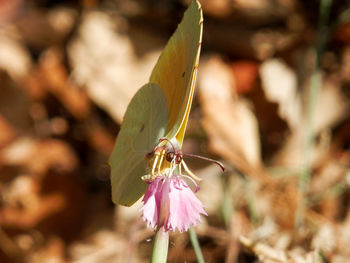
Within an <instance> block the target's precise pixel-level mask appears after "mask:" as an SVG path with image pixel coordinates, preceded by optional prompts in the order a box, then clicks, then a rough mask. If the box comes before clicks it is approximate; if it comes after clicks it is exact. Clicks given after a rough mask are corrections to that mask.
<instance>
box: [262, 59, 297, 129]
mask: <svg viewBox="0 0 350 263" xmlns="http://www.w3.org/2000/svg"><path fill="white" fill-rule="evenodd" d="M260 77H261V81H262V88H263V90H264V92H265V96H266V98H267V100H269V101H271V102H275V103H278V105H279V108H278V113H279V115H280V117H281V118H282V119H284V120H286V121H287V122H288V124H289V127H290V128H291V129H292V130H295V129H298V128H299V127H300V122H301V117H302V115H301V114H302V112H301V110H302V109H301V98H300V96H299V94H298V91H297V77H296V74H295V73H294V72H293V71H292V69H290V68H289V67H288V66H287V65H286V64H285V63H284V62H283V61H282V60H279V59H269V60H266V61H265V62H264V63H263V64H262V65H261V67H260Z"/></svg>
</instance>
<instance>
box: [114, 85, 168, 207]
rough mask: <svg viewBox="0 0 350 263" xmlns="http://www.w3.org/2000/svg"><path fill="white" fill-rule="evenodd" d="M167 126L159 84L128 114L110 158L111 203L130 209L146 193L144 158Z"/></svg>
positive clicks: (137, 98)
mask: <svg viewBox="0 0 350 263" xmlns="http://www.w3.org/2000/svg"><path fill="white" fill-rule="evenodd" d="M167 126H168V106H167V104H166V98H165V95H164V93H163V91H162V89H161V88H160V87H159V86H158V85H157V84H150V83H149V84H146V85H145V86H143V87H142V88H141V89H140V90H139V91H138V92H137V93H136V94H135V96H134V97H133V98H132V100H131V101H130V103H129V106H128V108H127V110H126V113H125V116H124V121H123V124H122V126H121V129H120V131H119V134H118V137H117V140H116V143H115V145H114V149H113V152H112V154H111V157H110V165H111V183H112V200H113V202H114V203H116V204H121V205H126V206H131V205H132V204H133V203H135V202H136V201H137V200H138V199H139V198H140V197H141V196H142V195H143V194H144V192H145V190H146V187H147V184H146V183H145V182H144V181H142V179H141V177H142V176H143V175H145V174H146V162H145V154H146V153H148V152H151V151H152V150H153V148H154V146H155V145H156V144H157V143H158V141H159V139H160V138H162V137H164V136H165V134H166V130H167Z"/></svg>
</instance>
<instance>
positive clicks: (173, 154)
mask: <svg viewBox="0 0 350 263" xmlns="http://www.w3.org/2000/svg"><path fill="white" fill-rule="evenodd" d="M165 158H166V160H167V161H168V162H171V161H172V160H174V158H175V153H174V152H168V153H167V154H166V156H165Z"/></svg>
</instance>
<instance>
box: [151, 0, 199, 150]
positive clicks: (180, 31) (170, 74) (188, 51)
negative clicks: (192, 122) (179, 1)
mask: <svg viewBox="0 0 350 263" xmlns="http://www.w3.org/2000/svg"><path fill="white" fill-rule="evenodd" d="M202 24H203V16H202V9H201V6H200V4H199V2H198V1H192V3H191V5H190V6H189V8H188V9H187V10H186V12H185V14H184V17H183V19H182V21H181V23H180V24H179V26H178V27H177V29H176V31H175V33H174V34H173V35H172V37H171V38H170V39H169V41H168V43H167V45H166V47H165V49H164V51H163V53H162V54H161V55H160V57H159V59H158V62H157V64H156V66H155V67H154V69H153V71H152V74H151V77H150V82H151V83H157V84H158V85H159V86H160V87H161V88H162V89H163V91H164V94H165V97H166V100H167V103H168V108H169V123H168V130H167V135H166V137H167V138H168V139H172V138H173V137H176V139H177V141H178V143H179V144H180V146H181V145H182V141H183V137H184V133H185V130H186V125H187V121H188V115H189V112H190V109H191V104H192V98H193V91H194V84H195V80H196V75H197V67H198V62H199V53H200V47H201V42H202V31H203V26H202Z"/></svg>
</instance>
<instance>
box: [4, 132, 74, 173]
mask: <svg viewBox="0 0 350 263" xmlns="http://www.w3.org/2000/svg"><path fill="white" fill-rule="evenodd" d="M33 157H34V158H35V162H33ZM0 160H1V161H2V163H3V164H6V165H9V166H22V167H25V168H26V169H27V172H29V173H34V174H41V175H42V174H45V173H46V172H47V171H48V170H49V169H56V170H58V171H72V170H73V169H74V168H76V167H77V164H78V160H77V157H76V155H75V153H74V152H73V151H72V149H71V148H70V147H69V146H68V145H67V144H66V143H64V142H63V141H59V140H54V139H47V140H37V141H36V140H33V139H30V138H19V139H17V140H16V141H14V142H12V143H11V144H9V145H8V146H7V147H6V148H4V149H3V150H2V151H1V152H0Z"/></svg>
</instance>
